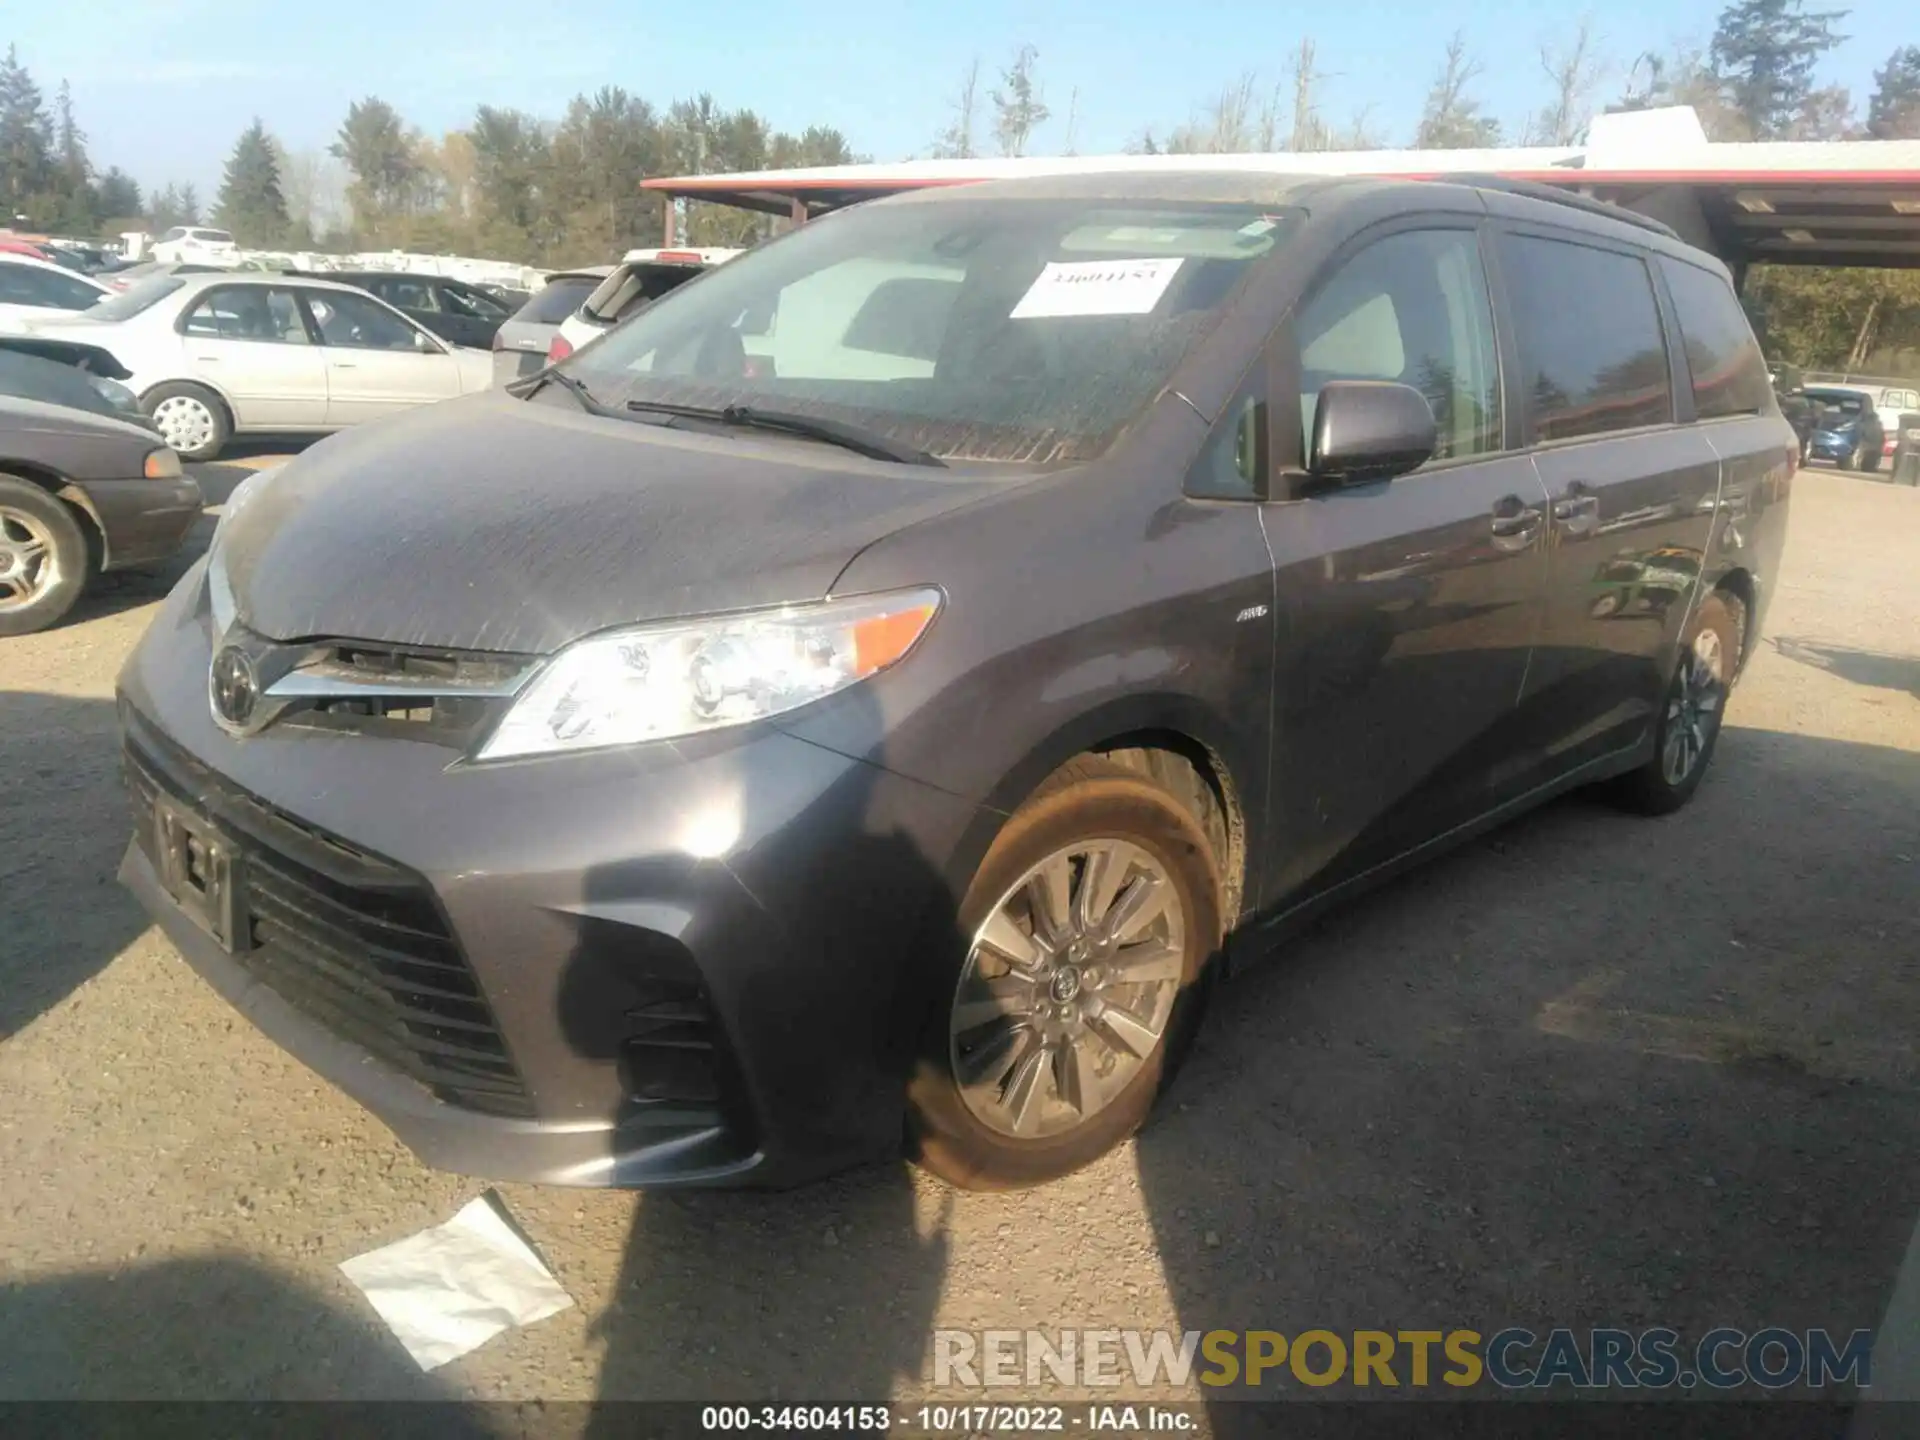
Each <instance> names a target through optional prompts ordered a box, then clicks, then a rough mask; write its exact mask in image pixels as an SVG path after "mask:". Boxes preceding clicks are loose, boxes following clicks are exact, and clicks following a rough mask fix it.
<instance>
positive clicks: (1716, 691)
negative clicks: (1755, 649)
mask: <svg viewBox="0 0 1920 1440" xmlns="http://www.w3.org/2000/svg"><path fill="white" fill-rule="evenodd" d="M1746 630H1747V612H1746V606H1744V605H1743V604H1742V603H1741V602H1740V599H1739V597H1738V596H1735V595H1730V594H1728V593H1727V592H1726V591H1724V590H1716V591H1714V592H1713V594H1711V595H1709V596H1708V597H1707V598H1706V599H1705V600H1704V601H1702V602H1701V604H1700V610H1699V613H1698V614H1696V615H1695V616H1694V618H1693V624H1692V626H1691V628H1690V629H1689V630H1688V632H1687V640H1686V643H1685V644H1683V645H1682V646H1681V647H1680V655H1679V658H1678V660H1677V662H1676V663H1675V665H1674V673H1673V678H1672V679H1671V680H1670V681H1669V682H1668V685H1667V693H1666V697H1665V699H1663V700H1662V702H1661V705H1660V716H1659V720H1658V722H1657V724H1656V726H1655V729H1654V737H1653V758H1652V759H1651V760H1649V761H1648V762H1647V763H1646V764H1645V765H1643V766H1641V767H1640V768H1639V769H1638V770H1635V771H1633V772H1632V773H1630V774H1627V775H1623V776H1621V777H1620V779H1619V781H1618V782H1616V784H1615V787H1614V794H1615V796H1616V798H1618V799H1619V800H1620V802H1621V803H1622V804H1623V805H1624V806H1625V807H1626V808H1628V809H1630V810H1634V811H1637V812H1638V813H1640V814H1643V815H1671V814H1672V813H1673V812H1674V811H1676V810H1678V809H1679V808H1680V807H1681V806H1682V805H1685V804H1686V803H1687V802H1688V801H1689V800H1691V799H1692V798H1693V793H1694V791H1696V790H1698V789H1699V788H1700V782H1701V780H1702V779H1703V778H1704V777H1705V775H1706V773H1707V766H1708V765H1709V764H1710V763H1711V762H1712V760H1713V750H1714V745H1715V743H1716V742H1717V741H1718V740H1719V738H1720V726H1721V722H1722V720H1723V719H1724V717H1725V715H1726V708H1727V695H1728V692H1729V691H1730V690H1731V689H1732V688H1733V680H1734V677H1735V675H1736V673H1737V672H1738V670H1739V665H1740V655H1741V648H1740V647H1741V646H1742V644H1744V643H1745V640H1746Z"/></svg>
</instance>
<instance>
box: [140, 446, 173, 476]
mask: <svg viewBox="0 0 1920 1440" xmlns="http://www.w3.org/2000/svg"><path fill="white" fill-rule="evenodd" d="M140 473H141V474H142V475H144V476H146V477H147V479H149V480H178V479H179V478H180V457H179V456H178V455H176V454H174V452H173V451H171V450H169V449H167V448H166V447H164V446H162V447H161V448H160V449H158V450H151V451H149V452H147V461H146V464H144V465H142V466H141V467H140Z"/></svg>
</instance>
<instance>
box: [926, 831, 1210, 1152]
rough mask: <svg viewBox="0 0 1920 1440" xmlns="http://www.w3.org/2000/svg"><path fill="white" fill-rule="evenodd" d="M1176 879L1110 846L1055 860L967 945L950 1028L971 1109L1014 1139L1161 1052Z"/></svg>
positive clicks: (1074, 1111) (1089, 1105)
mask: <svg viewBox="0 0 1920 1440" xmlns="http://www.w3.org/2000/svg"><path fill="white" fill-rule="evenodd" d="M1186 939H1187V937H1186V917H1185V914H1184V907H1183V905H1182V902H1181V899H1180V892H1179V890H1178V888H1177V887H1176V885H1175V884H1174V880H1173V877H1172V875H1171V874H1170V873H1169V872H1168V870H1167V868H1166V866H1164V865H1163V864H1162V863H1161V862H1160V861H1159V860H1158V859H1157V858H1156V857H1155V856H1153V855H1152V854H1150V853H1149V852H1148V851H1147V850H1145V849H1143V848H1142V847H1140V846H1138V845H1134V844H1132V843H1131V842H1129V841H1125V840H1119V839H1101V840H1082V841H1078V842H1076V843H1075V844H1073V845H1070V846H1068V847H1066V848H1064V849H1061V850H1056V851H1055V852H1054V853H1053V854H1051V855H1049V856H1048V857H1047V858H1046V859H1044V860H1042V861H1041V862H1040V863H1039V864H1038V865H1036V866H1034V867H1033V868H1032V869H1031V870H1029V871H1028V872H1027V873H1026V874H1025V875H1024V876H1022V877H1021V878H1020V880H1019V881H1018V883H1016V884H1015V885H1014V886H1013V887H1012V888H1011V889H1009V890H1008V891H1007V893H1006V894H1005V895H1003V896H1002V897H1001V898H1000V900H999V901H998V902H997V903H996V904H995V906H994V908H993V910H992V912H991V913H990V914H989V915H988V917H987V920H986V923H985V924H983V925H982V926H981V927H980V929H979V931H978V933H977V934H975V936H974V938H973V946H972V949H971V950H970V952H969V953H968V955H967V962H966V965H965V967H964V968H963V969H962V971H961V974H960V983H959V986H958V988H957V990H956V992H955V995H954V1002H953V1009H952V1013H951V1016H950V1020H949V1032H950V1043H951V1047H952V1061H953V1073H954V1075H955V1077H956V1078H957V1079H958V1081H959V1085H960V1094H961V1098H962V1099H963V1100H964V1101H965V1103H966V1106H967V1109H968V1110H969V1111H970V1112H971V1113H972V1114H973V1116H974V1118H975V1119H977V1120H979V1121H980V1122H981V1123H982V1124H983V1125H986V1126H987V1127H988V1128H989V1129H992V1130H994V1131H997V1132H998V1133H1000V1134H1002V1135H1009V1136H1013V1137H1014V1138H1016V1139H1021V1140H1037V1139H1046V1138H1051V1137H1053V1136H1057V1135H1062V1134H1065V1133H1066V1132H1068V1131H1070V1130H1073V1129H1075V1128H1077V1127H1078V1126H1080V1125H1083V1124H1085V1123H1086V1122H1087V1121H1088V1120H1090V1119H1092V1118H1093V1117H1094V1116H1095V1115H1097V1114H1099V1113H1100V1112H1101V1111H1102V1110H1104V1109H1106V1107H1107V1106H1108V1105H1110V1104H1111V1103H1112V1102H1113V1101H1114V1100H1115V1099H1116V1098H1117V1097H1118V1096H1119V1095H1120V1094H1121V1093H1122V1092H1123V1091H1124V1090H1125V1089H1126V1088H1127V1085H1128V1084H1129V1082H1131V1081H1132V1080H1133V1078H1134V1077H1135V1076H1136V1075H1137V1074H1138V1073H1139V1071H1140V1068H1141V1066H1143V1065H1144V1064H1145V1063H1146V1062H1147V1061H1148V1059H1149V1058H1150V1057H1151V1056H1152V1055H1153V1054H1154V1052H1155V1050H1156V1049H1158V1047H1159V1045H1160V1041H1161V1038H1162V1036H1163V1035H1164V1034H1165V1032H1166V1028H1167V1022H1168V1019H1169V1018H1170V1017H1171V1015H1172V1013H1173V1005H1174V1001H1175V999H1176V998H1177V997H1178V995H1179V989H1180V980H1181V976H1182V975H1183V974H1184V972H1185V966H1186Z"/></svg>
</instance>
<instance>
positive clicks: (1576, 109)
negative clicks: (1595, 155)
mask: <svg viewBox="0 0 1920 1440" xmlns="http://www.w3.org/2000/svg"><path fill="white" fill-rule="evenodd" d="M1540 68H1541V69H1542V70H1544V71H1545V72H1546V75H1547V79H1548V80H1549V81H1550V82H1552V85H1553V99H1552V100H1550V101H1549V102H1548V103H1547V105H1546V107H1545V108H1544V109H1542V110H1541V111H1540V113H1539V114H1538V115H1536V116H1534V118H1533V119H1532V120H1531V121H1530V122H1529V123H1528V125H1527V138H1528V139H1529V140H1531V141H1533V142H1535V143H1536V144H1541V145H1572V144H1574V143H1576V142H1577V141H1578V140H1579V138H1580V136H1581V134H1582V132H1584V131H1585V130H1586V128H1587V122H1588V121H1589V120H1591V119H1592V118H1593V92H1594V91H1595V90H1596V89H1598V88H1599V85H1600V82H1601V81H1602V80H1603V79H1604V78H1605V74H1606V61H1605V59H1604V57H1603V56H1602V55H1601V53H1600V43H1599V40H1598V37H1596V35H1595V34H1594V28H1593V16H1591V15H1582V16H1581V17H1580V19H1579V22H1578V24H1577V25H1576V26H1575V28H1574V32H1573V36H1572V38H1571V39H1570V40H1569V41H1568V42H1567V44H1566V46H1565V47H1564V48H1561V49H1556V48H1555V47H1553V46H1551V45H1542V46H1541V47H1540Z"/></svg>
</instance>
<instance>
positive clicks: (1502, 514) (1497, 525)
mask: <svg viewBox="0 0 1920 1440" xmlns="http://www.w3.org/2000/svg"><path fill="white" fill-rule="evenodd" d="M1540 520H1541V515H1540V507H1539V506H1537V505H1529V504H1527V503H1526V502H1525V501H1524V500H1522V499H1521V498H1520V497H1519V496H1518V495H1503V496H1501V497H1500V499H1499V500H1497V501H1496V502H1495V503H1494V507H1493V527H1492V528H1493V546H1494V548H1495V549H1496V550H1506V551H1509V552H1511V551H1517V550H1524V549H1526V548H1527V547H1528V546H1529V545H1531V544H1532V543H1533V542H1534V538H1535V537H1536V536H1538V535H1539V533H1540Z"/></svg>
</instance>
